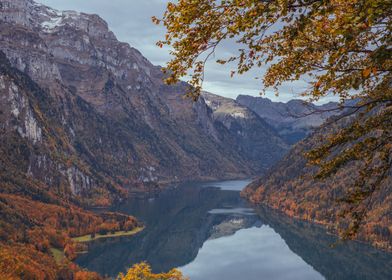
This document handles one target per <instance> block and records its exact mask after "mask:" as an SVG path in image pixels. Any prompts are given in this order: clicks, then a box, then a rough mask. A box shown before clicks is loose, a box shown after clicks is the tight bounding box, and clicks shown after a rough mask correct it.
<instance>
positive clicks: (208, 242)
mask: <svg viewBox="0 0 392 280" xmlns="http://www.w3.org/2000/svg"><path fill="white" fill-rule="evenodd" d="M248 182H249V181H226V182H216V183H204V184H185V185H183V186H181V187H178V188H176V189H172V190H168V191H165V192H163V193H160V194H159V195H158V196H157V197H155V198H150V199H133V200H129V201H126V202H124V203H123V204H121V205H118V206H117V207H116V208H115V209H113V210H116V211H120V212H124V213H128V214H132V215H134V216H136V217H137V218H139V220H141V221H143V222H144V223H145V224H146V228H145V230H143V231H142V232H141V233H139V234H137V235H135V236H132V237H122V238H117V239H111V240H105V241H104V240H97V241H95V242H93V243H91V244H90V248H89V253H88V254H85V255H82V256H80V257H79V258H78V259H77V262H78V263H79V265H81V266H83V267H86V268H88V269H90V270H94V271H97V272H99V273H101V274H103V275H108V276H112V277H114V276H116V275H117V274H118V273H119V272H121V271H125V270H126V269H127V268H128V267H130V266H131V265H132V264H134V263H137V262H140V261H147V262H148V263H150V264H151V266H152V268H153V270H154V271H155V272H161V271H167V270H169V269H171V268H174V267H176V268H179V269H180V270H181V271H182V272H183V273H184V274H185V275H187V276H189V277H190V278H191V280H219V279H222V280H238V279H243V280H256V279H301V280H306V279H392V277H391V275H392V255H391V254H387V253H384V252H381V251H378V250H376V249H373V248H372V247H370V246H366V245H363V244H359V243H357V242H346V243H344V244H338V245H336V238H335V237H334V236H331V235H328V234H326V232H325V230H324V229H323V228H321V227H318V226H315V225H312V224H309V223H304V222H301V221H297V220H293V219H291V218H289V217H287V216H284V215H281V214H279V213H277V212H275V211H272V210H270V209H266V208H258V209H252V208H251V207H250V206H249V205H248V204H247V203H246V202H245V201H244V200H242V199H241V198H240V196H239V191H240V190H241V189H242V188H243V187H244V186H245V185H246V184H247V183H248ZM331 245H336V246H335V247H334V248H332V247H331Z"/></svg>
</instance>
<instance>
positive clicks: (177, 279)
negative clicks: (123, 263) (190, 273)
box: [117, 262, 187, 280]
mask: <svg viewBox="0 0 392 280" xmlns="http://www.w3.org/2000/svg"><path fill="white" fill-rule="evenodd" d="M117 280H187V278H185V277H184V276H183V275H182V274H181V272H180V271H178V270H177V269H172V270H170V271H169V272H167V273H158V274H154V273H152V271H151V267H150V266H149V265H148V264H147V263H145V262H142V263H139V264H135V265H133V266H132V267H131V268H130V269H129V270H128V272H127V273H126V274H125V275H124V274H122V273H120V275H119V276H118V277H117Z"/></svg>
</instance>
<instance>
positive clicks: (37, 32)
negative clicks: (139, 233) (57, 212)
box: [0, 0, 279, 200]
mask: <svg viewBox="0 0 392 280" xmlns="http://www.w3.org/2000/svg"><path fill="white" fill-rule="evenodd" d="M0 25H1V28H0V50H1V51H2V52H3V53H4V54H5V55H2V59H1V61H2V63H3V70H4V71H3V74H2V76H1V79H0V90H1V100H2V103H1V106H0V110H1V111H2V112H3V113H2V115H0V116H1V118H2V121H3V122H2V129H4V130H5V131H7V133H8V134H7V137H6V139H4V141H8V142H7V145H11V144H12V141H15V139H14V137H18V139H19V138H20V139H19V140H20V141H22V142H23V143H24V145H27V146H26V155H25V157H24V158H23V159H22V158H20V159H19V160H20V162H22V161H23V162H24V161H26V162H28V164H27V166H26V168H25V169H24V174H28V175H29V176H30V177H31V178H37V179H40V180H44V182H46V183H47V184H48V185H49V186H51V187H54V188H57V189H59V190H60V189H67V192H70V193H72V194H73V195H78V196H81V197H85V198H86V197H87V198H89V199H91V200H94V199H95V198H96V197H100V196H102V194H104V195H106V194H113V193H114V194H116V195H114V196H115V197H118V196H121V195H122V194H123V193H124V192H126V191H145V190H147V189H151V188H156V187H157V186H159V185H160V184H161V183H169V182H174V181H184V180H201V179H224V178H239V177H246V176H250V175H252V174H255V173H256V172H259V171H260V170H261V169H262V168H265V164H264V165H262V164H255V161H254V160H252V162H251V161H249V153H248V154H246V153H243V150H241V149H232V147H233V145H237V146H238V144H236V143H237V142H238V139H237V138H236V137H234V136H233V134H232V132H231V131H230V128H228V127H227V126H225V125H222V123H220V122H216V120H215V117H214V116H213V112H212V111H211V109H210V108H209V107H208V106H207V104H206V103H205V101H204V99H203V98H201V99H200V100H199V101H198V102H196V103H193V102H192V101H190V100H187V99H184V98H182V94H183V93H184V91H185V90H186V88H187V87H188V85H187V84H185V83H180V84H178V85H176V86H167V85H164V83H163V82H162V73H161V71H160V68H159V67H157V66H154V65H152V64H151V63H150V62H149V61H148V60H147V59H146V58H144V57H143V56H142V55H141V53H140V52H139V51H137V50H136V49H134V48H132V47H130V46H129V45H128V44H126V43H121V42H119V41H117V39H116V37H115V35H114V34H113V33H112V32H111V31H110V30H109V29H108V25H107V23H106V22H105V21H104V20H102V19H101V18H100V17H99V16H97V15H89V14H84V13H77V12H73V11H57V10H54V9H51V8H49V7H46V6H44V5H40V4H37V3H35V2H33V1H31V0H2V1H1V5H0ZM8 61H9V64H8ZM18 71H20V72H18ZM7 73H14V74H13V75H9V74H7ZM15 73H16V74H15ZM22 77H24V78H23V79H31V80H30V82H28V83H27V84H26V83H25V84H24V85H23V94H21V89H20V88H18V86H17V83H16V82H15V81H17V80H18V79H22ZM32 93H35V94H32ZM4 112H5V113H4ZM261 133H265V135H269V133H271V132H270V128H268V129H267V128H265V131H264V132H261ZM11 135H12V137H11ZM19 140H18V141H19ZM2 145H3V144H2ZM7 145H3V146H2V148H3V149H4V151H5V152H7V153H9V156H10V158H12V157H13V154H12V152H11V151H10V150H7V149H8V148H7V147H8V146H7ZM267 145H273V148H272V149H275V146H276V145H275V144H273V143H271V142H269V143H268V144H267ZM38 151H39V152H38ZM263 156H264V155H263V154H258V155H257V157H259V158H258V160H259V161H260V162H265V158H263ZM267 156H268V158H269V159H268V164H270V163H273V162H274V161H275V160H277V159H278V157H279V155H267ZM261 166H262V168H261ZM45 170H50V172H49V175H45V174H44V173H46V172H45Z"/></svg>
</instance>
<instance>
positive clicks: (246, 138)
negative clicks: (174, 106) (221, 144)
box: [203, 92, 289, 172]
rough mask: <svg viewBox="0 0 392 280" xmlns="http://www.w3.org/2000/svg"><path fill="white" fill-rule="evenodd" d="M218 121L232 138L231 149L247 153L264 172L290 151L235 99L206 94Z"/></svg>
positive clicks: (262, 122) (249, 158)
mask: <svg viewBox="0 0 392 280" xmlns="http://www.w3.org/2000/svg"><path fill="white" fill-rule="evenodd" d="M203 97H204V99H205V100H206V103H207V105H208V106H209V107H210V108H211V110H212V112H213V115H212V116H213V119H214V121H215V122H216V123H218V124H222V125H223V126H224V127H225V128H226V129H227V130H228V131H229V137H231V138H232V139H233V146H232V149H233V150H234V151H238V152H239V153H240V154H242V155H244V156H245V157H246V158H247V159H248V161H249V163H251V164H252V165H253V166H254V168H255V169H256V170H260V171H261V172H262V171H265V170H267V169H268V168H269V167H271V166H272V165H273V164H274V163H275V162H277V160H279V159H281V158H282V157H283V155H284V154H285V153H286V152H287V151H288V148H289V145H288V144H286V143H285V142H284V140H282V139H281V138H280V136H279V135H278V134H277V133H276V132H275V130H274V129H273V128H272V127H271V126H270V125H269V124H268V123H267V122H265V121H264V120H263V119H262V118H260V117H259V116H258V115H257V114H255V113H254V112H253V111H251V110H250V109H248V108H247V107H245V106H242V105H240V104H239V103H237V102H236V101H235V100H233V99H230V98H225V97H222V96H218V95H215V94H211V93H208V92H204V93H203Z"/></svg>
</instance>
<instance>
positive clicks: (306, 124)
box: [236, 95, 339, 144]
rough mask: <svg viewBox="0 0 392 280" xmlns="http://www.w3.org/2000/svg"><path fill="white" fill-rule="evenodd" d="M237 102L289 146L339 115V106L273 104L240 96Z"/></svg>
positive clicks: (300, 103) (333, 104)
mask: <svg viewBox="0 0 392 280" xmlns="http://www.w3.org/2000/svg"><path fill="white" fill-rule="evenodd" d="M236 101H237V102H238V103H239V104H241V105H243V106H245V107H247V108H249V109H250V110H252V111H253V112H255V113H256V114H257V115H258V116H259V117H261V118H263V119H264V120H265V121H266V122H267V123H268V124H270V125H271V126H272V127H274V128H275V129H276V131H277V132H278V133H279V135H280V136H281V137H282V138H283V139H284V140H286V142H287V143H288V144H295V143H296V142H298V141H300V140H302V139H303V138H305V137H306V136H307V135H309V134H310V133H311V132H312V131H313V130H314V129H315V128H317V127H319V126H320V125H321V124H322V123H324V122H325V121H326V119H327V118H329V117H331V116H333V115H336V114H338V113H339V111H338V110H334V109H337V108H338V104H337V103H335V102H329V103H327V104H323V105H319V106H318V105H315V104H311V103H306V102H304V101H302V100H295V99H294V100H290V101H289V102H287V103H283V102H273V101H271V100H269V99H268V98H263V97H253V96H248V95H239V96H238V97H237V99H236Z"/></svg>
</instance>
